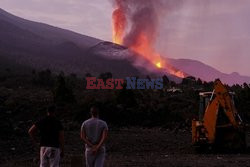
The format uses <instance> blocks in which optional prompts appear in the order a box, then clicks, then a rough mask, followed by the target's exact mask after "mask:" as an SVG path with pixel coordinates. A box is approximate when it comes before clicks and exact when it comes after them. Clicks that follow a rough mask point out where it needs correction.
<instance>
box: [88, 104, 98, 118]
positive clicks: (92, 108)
mask: <svg viewBox="0 0 250 167" xmlns="http://www.w3.org/2000/svg"><path fill="white" fill-rule="evenodd" d="M90 114H91V115H93V116H94V117H97V116H98V115H99V109H98V107H96V106H92V107H91V108H90Z"/></svg>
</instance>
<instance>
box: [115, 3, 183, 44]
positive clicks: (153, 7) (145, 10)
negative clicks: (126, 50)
mask: <svg viewBox="0 0 250 167" xmlns="http://www.w3.org/2000/svg"><path fill="white" fill-rule="evenodd" d="M113 4H114V7H115V8H116V10H115V12H118V11H119V13H120V17H121V18H120V20H122V21H120V26H122V27H123V28H122V31H123V32H122V33H120V35H121V38H122V39H121V40H122V42H121V43H122V44H123V45H125V46H127V47H131V46H135V45H140V42H141V41H140V37H141V36H142V35H143V36H145V37H146V38H147V40H148V41H147V42H148V43H150V44H154V42H155V40H156V37H157V31H158V26H159V21H160V19H161V18H162V19H164V14H167V13H168V12H170V11H172V10H173V9H175V8H176V7H178V6H179V5H180V4H182V0H113ZM121 13H122V15H121ZM118 20H119V19H118Z"/></svg>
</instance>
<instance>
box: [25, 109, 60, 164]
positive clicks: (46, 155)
mask: <svg viewBox="0 0 250 167" xmlns="http://www.w3.org/2000/svg"><path fill="white" fill-rule="evenodd" d="M36 131H39V132H40V167H47V166H50V167H58V166H59V162H60V157H63V155H64V131H63V126H62V124H61V122H60V121H59V120H57V119H56V117H55V106H51V107H49V108H48V112H47V116H46V117H45V118H43V119H41V120H40V121H38V122H36V123H35V124H34V125H32V127H31V128H30V129H29V134H30V137H31V139H32V140H33V142H34V143H38V142H37V141H36V138H35V133H36Z"/></svg>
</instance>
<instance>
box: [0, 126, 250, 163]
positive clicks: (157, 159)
mask: <svg viewBox="0 0 250 167" xmlns="http://www.w3.org/2000/svg"><path fill="white" fill-rule="evenodd" d="M248 136H249V135H248ZM65 140H66V148H65V154H66V155H65V157H64V158H63V160H62V164H61V166H65V167H70V166H73V167H77V166H84V159H83V158H82V157H83V143H82V142H81V141H80V139H79V131H78V130H67V131H66V139H65ZM247 140H248V143H250V140H249V137H248V138H247ZM0 144H1V149H0V151H1V152H0V153H1V165H0V166H16V167H26V166H27V167H32V166H38V149H33V148H32V146H31V145H30V141H29V140H28V138H27V136H25V135H24V134H22V135H21V134H19V135H18V136H16V137H15V138H12V140H9V141H5V142H3V141H2V140H1V143H0ZM106 166H107V167H126V166H129V167H132V166H135V167H162V166H174V167H189V166H190V167H191V166H199V167H200V166H201V167H202V166H204V167H208V166H209V167H210V166H211V167H223V166H225V167H227V166H232V167H235V166H241V167H243V166H250V155H249V154H247V153H245V154H198V153H196V152H195V151H194V149H193V147H192V146H191V133H190V131H189V130H178V131H173V130H167V129H160V128H154V129H144V128H121V129H112V128H111V129H110V133H109V138H108V141H107V160H106Z"/></svg>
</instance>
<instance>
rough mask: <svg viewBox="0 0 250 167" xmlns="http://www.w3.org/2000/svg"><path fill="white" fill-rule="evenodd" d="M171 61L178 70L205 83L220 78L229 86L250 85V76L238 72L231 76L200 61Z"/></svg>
mask: <svg viewBox="0 0 250 167" xmlns="http://www.w3.org/2000/svg"><path fill="white" fill-rule="evenodd" d="M169 61H170V64H172V65H173V66H175V67H176V68H178V69H180V70H183V71H185V72H186V73H188V74H190V75H192V76H195V77H197V78H201V79H203V80H205V81H213V80H215V79H216V78H220V79H221V80H222V81H223V82H224V83H227V84H229V85H233V84H236V83H238V84H243V83H244V82H246V83H250V77H249V76H242V75H240V74H238V73H236V72H234V73H231V74H226V73H222V72H220V71H219V70H216V69H215V68H213V67H211V66H209V65H206V64H204V63H202V62H200V61H196V60H190V59H169Z"/></svg>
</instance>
